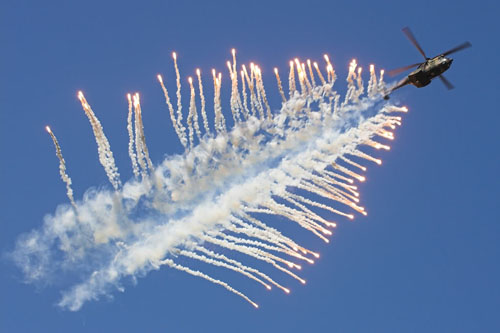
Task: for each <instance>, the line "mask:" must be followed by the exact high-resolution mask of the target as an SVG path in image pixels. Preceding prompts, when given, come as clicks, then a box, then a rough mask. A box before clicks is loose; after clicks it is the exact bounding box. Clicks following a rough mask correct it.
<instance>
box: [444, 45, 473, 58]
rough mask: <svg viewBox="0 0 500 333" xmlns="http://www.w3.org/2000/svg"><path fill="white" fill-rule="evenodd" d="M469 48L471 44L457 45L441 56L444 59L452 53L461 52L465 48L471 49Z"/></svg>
mask: <svg viewBox="0 0 500 333" xmlns="http://www.w3.org/2000/svg"><path fill="white" fill-rule="evenodd" d="M471 46H472V44H471V43H469V42H465V43H463V44H460V45H458V46H457V47H454V48H452V49H451V50H449V51H446V52H445V53H443V55H444V56H445V57H446V56H447V55H448V54H452V53H455V52H458V51H461V50H463V49H466V48H468V47H471Z"/></svg>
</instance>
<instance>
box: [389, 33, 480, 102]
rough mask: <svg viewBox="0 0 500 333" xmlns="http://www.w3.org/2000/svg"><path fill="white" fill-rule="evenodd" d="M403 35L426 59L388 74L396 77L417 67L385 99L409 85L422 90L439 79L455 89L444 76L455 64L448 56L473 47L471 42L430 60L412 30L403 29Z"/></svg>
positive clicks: (449, 87) (447, 86)
mask: <svg viewBox="0 0 500 333" xmlns="http://www.w3.org/2000/svg"><path fill="white" fill-rule="evenodd" d="M403 33H404V34H405V35H406V37H407V38H408V39H409V40H410V42H411V43H412V44H413V45H414V46H415V47H416V48H417V50H418V52H420V54H421V55H422V56H423V57H424V58H425V62H419V63H416V64H412V65H408V66H405V67H401V68H397V69H393V70H391V71H389V72H388V74H389V75H390V76H395V75H397V74H399V73H401V72H404V71H406V70H408V69H411V68H413V67H417V66H418V67H417V69H415V70H414V71H413V72H411V73H410V74H408V76H407V77H405V78H404V79H403V80H401V81H399V82H398V84H396V85H395V86H394V87H393V88H391V89H390V90H389V91H388V92H386V93H385V96H384V99H389V94H391V93H392V92H393V91H394V90H396V89H399V88H401V87H403V86H406V85H407V84H412V85H414V86H415V87H417V88H422V87H425V86H426V85H428V84H429V83H431V81H432V79H434V78H436V77H439V78H440V79H441V82H443V84H444V85H445V86H446V88H448V89H449V90H450V89H453V88H454V87H453V85H452V84H451V83H450V81H448V80H447V79H446V78H445V77H444V76H443V75H442V74H443V73H444V72H446V71H447V70H448V68H450V66H451V63H452V62H453V59H452V58H449V57H447V56H448V55H450V54H452V53H455V52H458V51H461V50H463V49H466V48H468V47H471V46H472V44H471V43H469V42H465V43H462V44H460V45H458V46H456V47H454V48H452V49H451V50H448V51H446V52H443V53H441V54H439V55H437V56H435V57H433V58H428V57H427V56H426V55H425V52H424V50H423V49H422V47H420V44H419V43H418V42H417V39H416V38H415V36H414V35H413V33H412V32H411V30H410V28H408V27H405V28H403Z"/></svg>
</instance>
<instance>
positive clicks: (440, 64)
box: [408, 55, 453, 88]
mask: <svg viewBox="0 0 500 333" xmlns="http://www.w3.org/2000/svg"><path fill="white" fill-rule="evenodd" d="M452 62H453V59H451V58H447V57H445V56H443V55H439V56H436V57H434V58H431V59H427V60H426V61H425V62H424V63H422V64H421V65H419V66H418V67H417V69H416V70H414V71H413V72H411V73H410V74H409V75H408V81H409V82H408V83H410V84H412V85H414V86H415V87H417V88H422V87H425V86H426V85H428V84H429V83H431V80H432V79H434V78H435V77H437V76H439V75H441V74H443V73H444V72H446V70H448V68H450V66H451V63H452Z"/></svg>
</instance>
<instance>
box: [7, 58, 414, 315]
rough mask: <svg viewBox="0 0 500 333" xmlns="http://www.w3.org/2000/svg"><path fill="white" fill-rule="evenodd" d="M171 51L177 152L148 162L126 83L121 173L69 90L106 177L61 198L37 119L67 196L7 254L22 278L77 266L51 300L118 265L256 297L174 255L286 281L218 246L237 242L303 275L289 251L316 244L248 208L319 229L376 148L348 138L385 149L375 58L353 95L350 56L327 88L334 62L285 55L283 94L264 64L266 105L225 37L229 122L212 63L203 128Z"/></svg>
mask: <svg viewBox="0 0 500 333" xmlns="http://www.w3.org/2000/svg"><path fill="white" fill-rule="evenodd" d="M172 57H173V60H174V68H175V73H176V86H177V91H176V107H174V104H173V103H172V102H171V99H170V95H169V92H168V90H167V88H166V86H165V81H164V79H163V77H162V76H161V75H158V81H159V83H160V86H161V89H162V90H163V93H164V95H165V102H166V105H167V109H168V112H169V116H170V119H171V121H172V125H173V128H174V131H175V133H176V134H177V136H178V138H179V140H180V142H181V144H182V145H183V146H184V147H185V149H186V150H185V153H184V154H182V155H179V156H171V157H167V158H166V159H165V160H164V161H163V162H161V163H160V164H159V165H156V166H155V165H153V163H152V161H151V160H150V158H149V152H148V148H147V145H146V139H145V134H144V127H143V124H142V109H141V103H140V97H139V94H138V93H136V94H128V96H127V98H128V117H127V131H128V134H129V145H128V152H129V156H130V159H131V163H132V171H133V174H134V178H133V179H131V180H129V181H128V182H126V183H124V184H122V182H121V180H120V177H119V173H118V169H117V167H116V165H115V161H114V158H113V153H112V151H111V148H110V145H109V142H108V140H107V138H106V136H105V135H104V131H103V128H102V126H101V123H100V122H99V120H98V119H97V117H96V115H95V113H94V112H93V110H92V108H91V106H90V104H89V103H88V102H87V100H86V99H85V96H84V94H83V93H82V92H79V93H78V98H79V100H80V102H81V104H82V107H83V110H84V111H85V114H86V115H87V117H88V119H89V122H90V125H91V127H92V130H93V132H94V136H95V140H96V143H97V147H98V156H99V161H100V163H101V164H102V166H103V168H104V170H105V172H106V174H107V176H108V178H109V181H110V183H111V185H112V187H113V190H92V191H88V192H87V193H86V194H85V195H84V197H83V199H82V200H80V201H76V202H75V200H74V199H73V191H72V189H71V179H70V178H69V176H67V174H66V164H65V161H64V159H63V157H62V152H61V148H60V146H59V143H58V141H57V139H56V137H55V136H54V134H53V132H52V131H51V130H50V128H49V127H48V126H47V131H48V133H49V134H50V136H51V138H52V140H53V141H54V145H55V146H56V153H57V157H58V158H59V161H60V173H61V177H62V179H63V181H64V182H65V183H66V187H67V193H68V198H69V200H70V202H71V206H69V205H61V206H60V207H59V208H58V209H57V210H56V213H55V214H54V215H52V216H48V217H46V219H45V223H44V226H43V228H42V229H41V230H35V231H32V232H31V233H29V234H27V235H24V236H22V237H21V238H20V239H19V241H18V243H17V247H16V249H15V251H14V252H13V257H14V259H15V260H16V262H17V264H18V265H19V266H20V267H21V268H22V269H23V271H24V273H25V274H26V277H27V279H28V280H29V281H35V280H40V279H50V276H51V275H52V273H60V272H68V271H73V272H76V273H78V274H80V275H81V276H82V277H83V278H84V280H83V282H81V283H79V284H76V285H75V286H73V287H72V288H70V289H69V290H67V291H65V292H64V293H63V297H62V299H61V300H60V302H59V305H60V306H62V307H65V308H69V309H70V310H78V309H80V307H81V306H82V305H83V303H85V302H86V301H88V300H92V299H97V298H98V297H99V296H101V295H103V294H107V293H109V292H110V291H111V289H112V287H113V286H115V287H117V288H118V289H119V290H121V289H122V287H121V286H120V281H121V280H122V279H123V278H125V277H127V276H131V277H136V276H138V275H142V274H144V273H145V272H147V271H149V270H151V269H158V268H159V267H160V266H163V265H166V266H169V267H171V268H174V269H178V270H181V271H184V272H186V273H188V274H191V275H194V276H198V277H201V278H203V279H206V280H208V281H210V282H213V283H215V284H218V285H220V286H222V287H224V288H225V289H227V290H228V291H230V292H232V293H234V294H236V295H238V296H240V297H242V298H243V299H245V300H246V301H248V302H249V303H251V304H252V305H253V306H255V307H258V305H257V304H256V303H255V302H254V301H252V300H251V299H250V298H249V297H248V296H247V295H245V294H243V293H242V292H240V291H238V290H236V289H235V288H233V287H232V286H230V285H229V284H228V283H226V282H224V281H221V280H218V279H215V278H213V277H211V276H209V275H207V274H205V273H202V272H200V271H198V270H194V269H192V268H189V267H186V266H183V265H180V264H179V263H178V262H175V261H174V260H175V259H176V258H178V257H180V256H182V257H187V258H190V259H194V260H198V261H201V262H204V263H206V264H211V265H215V266H218V267H222V268H226V269H229V270H232V271H235V272H238V273H240V274H242V275H243V276H246V277H248V278H249V279H251V280H253V281H255V282H257V283H259V284H261V285H262V286H263V287H265V288H266V289H268V290H269V289H271V287H272V286H274V287H277V288H278V289H281V290H282V291H283V292H285V293H289V292H290V289H288V288H287V287H285V286H283V285H282V284H281V283H280V282H278V281H277V280H275V279H274V278H271V277H270V276H269V275H267V274H266V273H264V272H262V271H260V270H259V269H257V268H254V267H250V266H249V265H246V264H244V263H242V262H240V261H237V260H235V259H233V258H231V257H230V254H231V253H232V252H233V251H234V252H239V253H242V254H245V255H247V256H250V257H252V258H254V259H255V260H258V261H261V262H262V263H264V264H268V265H270V266H273V267H274V268H276V269H277V270H279V271H281V272H282V273H284V274H287V275H289V276H290V277H292V278H294V279H296V280H297V281H299V282H301V283H303V284H305V283H306V281H305V280H304V279H303V278H302V277H300V276H299V275H297V274H296V273H295V272H294V271H293V270H300V269H301V268H302V266H301V265H299V264H298V263H296V262H297V261H299V262H300V261H302V262H306V263H309V264H312V263H314V260H313V259H317V258H319V254H318V253H316V252H313V251H311V250H309V249H307V248H305V247H303V246H301V245H299V244H298V243H297V242H296V241H295V240H293V239H291V238H290V237H287V236H285V235H284V234H283V233H282V232H280V231H278V230H277V229H275V228H272V227H270V226H269V225H267V224H266V223H264V222H263V221H262V220H261V219H259V216H262V214H267V215H271V216H279V217H284V218H286V219H287V220H289V221H290V222H293V223H296V224H297V225H299V226H300V227H302V228H303V229H305V230H308V231H310V232H311V233H313V234H314V235H316V236H317V237H318V238H320V239H321V240H323V241H325V242H328V241H329V240H328V238H327V237H328V236H330V235H331V234H332V232H331V228H333V227H335V226H336V224H335V223H333V222H331V221H329V220H327V219H325V217H324V216H325V214H323V215H322V214H320V213H319V212H318V211H324V212H325V213H327V214H331V213H334V214H337V215H341V216H345V217H347V218H349V219H353V218H354V215H353V211H354V212H357V213H359V214H362V215H366V214H367V213H366V211H365V208H364V207H362V206H360V205H359V193H358V189H357V186H355V185H353V184H354V182H355V180H357V181H360V182H362V181H364V180H365V177H364V176H362V175H361V174H360V172H363V171H366V167H365V166H363V165H362V164H361V163H362V161H369V162H374V163H377V164H381V163H382V162H381V160H379V159H377V158H375V157H372V156H371V155H369V154H368V153H367V152H364V151H362V150H361V149H360V148H359V147H360V146H362V145H366V146H368V147H372V148H375V149H381V148H382V149H387V150H388V149H389V146H387V145H386V144H383V143H380V142H378V141H376V140H375V137H379V138H381V139H383V140H385V139H387V140H392V139H394V135H393V133H392V132H391V130H394V129H395V126H396V125H400V124H401V118H400V117H396V116H393V115H391V114H392V113H393V112H406V111H407V109H406V108H405V107H396V106H393V105H390V104H388V103H385V102H382V100H381V97H382V93H383V90H384V85H385V84H384V81H383V71H381V72H380V76H379V79H377V76H376V72H375V69H374V66H373V65H370V69H369V73H370V79H369V82H368V86H367V94H366V96H364V92H365V86H364V84H363V80H362V77H361V73H362V71H361V68H360V67H358V64H357V62H356V60H353V61H352V62H351V63H350V65H349V74H348V77H347V93H346V95H345V96H344V98H341V96H340V95H339V94H338V93H337V92H336V91H334V90H333V89H332V87H333V84H334V82H335V80H336V74H335V71H334V68H333V65H332V64H331V63H330V58H329V57H328V56H327V55H324V59H325V61H326V64H325V68H326V78H325V76H324V75H323V73H322V70H321V68H320V65H318V63H317V62H311V61H310V60H307V61H306V62H305V63H304V62H301V61H300V60H299V59H294V60H292V61H290V72H289V75H288V83H289V84H288V92H287V94H288V97H287V96H286V94H285V90H284V89H283V85H282V81H281V78H280V76H279V71H278V69H277V68H275V69H274V74H275V76H276V80H277V85H278V92H279V94H280V96H281V99H282V105H281V108H280V110H277V111H274V112H273V111H272V109H271V107H270V105H269V102H268V99H267V93H266V89H265V88H264V82H263V79H262V70H261V69H260V67H259V66H257V65H255V64H254V63H251V64H250V65H249V66H248V67H247V66H245V65H243V66H242V67H241V70H240V71H238V68H237V64H236V52H235V50H232V61H228V62H227V68H228V70H229V76H228V77H229V80H230V84H231V98H230V110H231V115H232V118H233V121H234V126H233V127H232V128H231V129H228V128H227V125H226V120H225V117H224V114H223V112H222V102H221V86H222V73H220V72H217V71H216V70H215V69H214V70H212V79H213V84H214V96H213V104H214V105H213V110H214V123H213V126H214V129H215V132H212V131H211V130H210V124H209V121H208V119H209V117H208V116H207V110H206V101H205V95H204V90H203V84H202V75H201V71H200V70H199V69H197V70H196V76H195V77H194V79H193V77H189V79H188V83H189V90H190V102H189V109H188V112H187V117H186V121H185V122H184V121H183V112H182V104H181V77H180V74H179V67H178V63H177V60H178V59H177V58H178V57H177V54H176V53H175V52H174V53H173V54H172ZM248 68H249V69H250V70H248ZM313 68H314V70H313ZM315 73H316V74H315ZM195 80H197V84H195V82H194V81H195ZM196 87H198V89H196ZM196 90H198V94H197V92H196ZM197 96H198V98H197ZM198 100H199V101H200V103H199V104H198ZM198 110H200V113H201V120H202V126H200V120H199V114H198ZM369 149H370V148H369ZM214 248H215V249H218V251H219V252H217V251H215V250H213V249H214Z"/></svg>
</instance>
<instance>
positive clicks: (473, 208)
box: [0, 0, 500, 332]
mask: <svg viewBox="0 0 500 333" xmlns="http://www.w3.org/2000/svg"><path fill="white" fill-rule="evenodd" d="M146 3H147V4H145V3H144V2H138V1H136V2H133V1H128V0H125V1H107V2H104V1H95V0H88V1H80V2H76V1H47V2H42V1H33V0H31V1H24V0H15V1H14V0H6V1H3V2H2V4H1V5H0V45H1V46H2V47H1V50H2V51H1V53H0V101H1V112H0V126H1V131H0V151H1V156H2V163H0V171H1V172H0V186H1V189H2V190H1V192H0V198H1V201H0V202H1V203H2V205H1V207H2V209H1V210H0V225H1V232H0V251H1V252H2V253H6V252H8V251H10V250H11V249H12V248H13V246H14V244H15V240H16V238H17V237H18V235H19V234H21V233H23V232H27V231H29V230H32V229H33V228H36V227H38V226H40V225H41V223H42V218H43V216H44V215H45V214H47V213H51V212H53V211H54V209H55V207H56V206H57V205H58V204H59V203H61V202H66V200H67V199H66V197H65V190H64V185H63V184H62V183H61V181H60V179H59V174H58V170H57V167H58V165H57V160H56V157H55V156H54V148H53V146H52V142H51V141H50V139H49V137H48V136H47V134H46V133H45V131H44V126H45V125H47V124H50V125H51V126H52V127H53V129H54V131H55V132H56V134H57V136H58V138H59V140H60V141H61V144H62V147H63V151H64V154H65V158H66V161H67V163H68V169H69V172H70V175H71V177H72V178H73V182H74V190H75V192H76V196H77V197H80V196H81V195H82V193H83V192H84V191H85V190H86V189H87V188H89V187H91V186H108V185H107V180H106V178H105V177H106V176H105V174H104V172H103V171H102V168H101V167H100V165H99V163H98V160H97V153H96V149H95V141H94V139H93V137H92V135H91V129H90V126H89V124H88V121H87V120H86V119H85V116H84V113H83V111H82V110H81V107H80V105H79V103H78V100H77V99H76V92H77V90H79V89H82V90H83V91H84V92H85V93H86V97H87V98H88V99H89V101H90V103H91V104H92V105H93V107H94V110H95V111H96V113H97V115H98V117H99V118H100V120H101V122H102V123H103V126H104V130H105V131H106V134H107V136H108V138H109V140H110V142H111V146H112V148H113V151H114V153H115V158H116V160H117V164H118V167H119V169H120V171H121V173H122V178H124V179H126V178H128V177H130V176H131V175H132V172H131V170H130V167H129V160H128V156H127V150H126V144H127V133H126V129H125V121H126V100H125V94H126V93H127V92H130V91H139V92H141V94H142V101H143V110H144V122H145V131H146V135H147V139H148V144H149V148H150V152H151V157H152V159H153V161H155V162H159V161H161V160H162V158H163V156H164V155H165V154H173V153H178V152H180V151H181V146H180V144H179V143H178V140H177V138H176V137H175V133H174V131H173V130H172V128H171V126H170V121H169V119H168V118H167V110H166V108H165V107H164V105H163V97H162V93H161V90H160V88H159V86H158V84H157V82H156V78H155V76H156V74H157V73H171V58H170V53H171V52H172V51H174V50H175V51H177V52H178V53H179V55H180V64H181V66H182V71H183V72H184V73H192V71H193V70H194V68H196V67H201V68H202V69H204V70H205V71H208V69H210V68H212V67H213V66H215V67H217V68H219V69H220V70H223V71H224V70H225V69H226V68H225V61H226V60H227V59H229V56H230V53H229V51H230V49H231V48H232V47H236V48H237V50H238V53H239V59H240V61H245V62H247V61H250V60H254V61H256V62H258V63H259V64H260V65H261V66H262V67H263V71H264V75H265V76H266V77H267V79H266V80H267V81H266V82H269V83H267V84H266V86H267V87H268V94H269V95H271V94H272V95H274V96H273V97H272V100H273V101H274V106H275V107H276V106H277V105H278V102H279V96H278V93H277V91H274V90H272V87H273V86H272V85H271V83H272V82H273V81H272V79H273V78H272V74H271V70H272V68H273V67H274V66H279V67H280V68H283V69H284V68H286V65H287V62H288V60H289V59H290V58H292V57H295V56H299V57H303V58H306V57H311V58H315V59H320V57H321V55H322V54H323V53H325V52H327V53H329V54H330V55H331V56H332V58H333V62H334V65H335V66H336V68H337V69H338V71H339V77H340V78H341V79H343V77H344V75H345V74H346V71H347V64H348V62H349V61H350V59H352V58H357V59H358V62H359V63H360V64H361V65H364V67H365V68H366V67H367V65H368V64H369V63H372V62H373V63H375V64H376V65H377V66H379V67H384V68H387V69H390V68H393V67H398V66H402V65H406V64H410V63H414V62H417V61H420V60H421V59H420V55H419V54H418V53H417V51H416V50H415V49H414V48H413V47H412V46H411V44H410V43H409V42H408V41H407V40H406V39H405V37H404V36H403V34H402V33H401V28H402V27H404V26H406V25H408V26H410V27H411V28H412V29H413V31H414V33H415V35H416V36H417V38H418V39H419V41H420V43H421V44H422V46H423V47H424V49H425V50H426V52H427V53H428V54H429V55H435V54H437V53H439V52H441V51H444V50H446V49H448V48H451V47H453V46H455V45H457V44H459V43H461V42H463V41H465V40H469V41H470V42H471V43H472V44H473V47H472V48H471V49H468V50H465V51H463V52H461V53H458V54H456V55H455V56H454V58H455V61H454V63H453V65H452V68H451V69H450V70H449V71H448V73H447V78H448V79H449V80H450V81H452V82H453V84H454V85H455V86H456V89H455V90H453V91H450V92H448V91H446V89H445V88H444V87H443V86H442V85H441V84H440V83H439V82H433V83H432V84H431V85H430V86H429V87H427V88H425V89H416V88H414V87H406V88H404V89H402V90H400V91H398V92H397V93H396V94H395V96H394V98H395V99H396V100H399V101H401V103H404V104H405V105H407V106H408V107H409V108H410V113H408V114H407V115H406V116H405V117H404V121H403V126H402V127H401V128H399V129H398V130H397V132H396V140H395V143H394V144H393V146H392V147H393V149H392V150H391V151H390V152H388V153H385V152H384V153H381V155H380V156H381V158H382V159H383V161H384V163H383V165H382V167H372V168H370V169H369V171H368V173H367V179H368V180H367V182H366V183H365V184H364V185H363V186H362V188H361V192H362V198H363V203H364V204H365V206H366V208H367V210H368V212H369V215H368V217H365V218H361V217H360V218H357V219H356V220H355V222H354V223H350V222H348V221H346V220H342V219H339V226H338V228H337V231H336V233H335V235H334V236H333V238H332V242H331V243H330V244H329V245H328V246H326V245H324V244H322V243H320V242H316V243H311V245H314V247H315V248H316V249H317V250H319V251H320V253H321V254H322V257H321V259H320V260H319V261H318V262H317V263H316V264H315V265H314V266H312V267H308V268H307V269H305V271H304V273H303V275H304V276H305V277H306V278H307V280H308V284H307V285H306V286H300V285H298V284H294V283H290V285H291V286H292V294H291V295H289V296H286V295H284V294H282V293H279V292H277V291H273V292H271V293H269V292H266V291H263V290H260V289H259V288H257V287H254V286H253V285H250V283H248V287H247V286H245V287H244V288H242V289H244V290H246V291H248V293H249V294H250V295H252V296H253V298H254V299H256V300H258V302H259V304H260V306H261V308H260V309H259V310H255V309H253V308H252V307H251V306H249V305H248V304H247V303H246V302H244V301H242V300H241V299H240V298H238V297H235V296H234V295H232V294H230V293H227V292H226V291H224V290H223V289H222V288H220V287H218V286H215V285H213V284H210V283H208V282H206V281H204V280H201V279H197V278H193V277H191V276H188V275H186V274H184V273H182V272H177V271H172V270H170V269H167V268H164V269H162V270H160V271H155V272H152V273H150V274H148V275H147V276H145V277H144V278H140V279H139V280H138V284H137V285H135V286H134V285H132V284H131V283H126V290H125V292H124V293H114V294H113V296H114V298H113V299H112V300H106V299H103V300H100V301H98V302H91V303H88V304H86V305H84V307H83V308H82V310H81V311H79V312H76V313H73V312H67V311H62V310H61V309H59V308H57V307H56V306H55V305H54V304H55V302H56V301H57V300H58V299H59V293H60V286H64V285H67V284H65V283H66V282H65V281H56V282H55V284H56V286H43V285H37V286H33V285H25V284H23V283H22V276H21V273H20V272H19V271H18V270H17V268H15V267H14V266H13V265H12V264H11V263H10V262H8V261H6V260H5V259H2V261H1V262H0V331H1V332H118V331H119V332H156V331H161V332H165V331H168V332H201V331H205V332H255V331H260V332H285V331H286V332H317V331H328V332H498V331H500V317H499V316H498V309H500V287H499V284H498V281H500V267H499V254H500V245H499V240H500V223H499V222H500V218H499V214H498V210H497V209H498V207H499V204H500V192H499V186H500V177H499V176H498V171H499V170H500V157H499V156H500V154H499V148H498V144H499V143H500V136H499V132H500V131H499V129H498V126H499V125H498V124H499V123H500V113H499V112H498V111H499V109H498V102H499V100H498V76H499V75H498V74H499V71H498V64H497V62H498V52H499V47H498V41H497V35H498V33H499V32H500V29H499V24H498V17H497V14H498V13H499V12H500V6H499V5H498V4H496V3H495V2H494V1H477V2H472V1H460V0H459V1H411V2H403V1H393V2H392V3H389V2H388V1H381V2H380V4H376V3H375V2H374V1H309V2H307V4H306V2H302V1H251V2H241V1H227V2H226V1H147V2H146ZM224 73H225V71H224ZM339 86H340V87H341V89H343V88H344V87H343V83H341V82H340V81H339ZM226 88H227V86H226ZM223 89H224V88H223ZM271 91H274V93H270V92H271ZM226 109H227V108H226ZM298 239H300V236H299V237H298Z"/></svg>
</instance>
